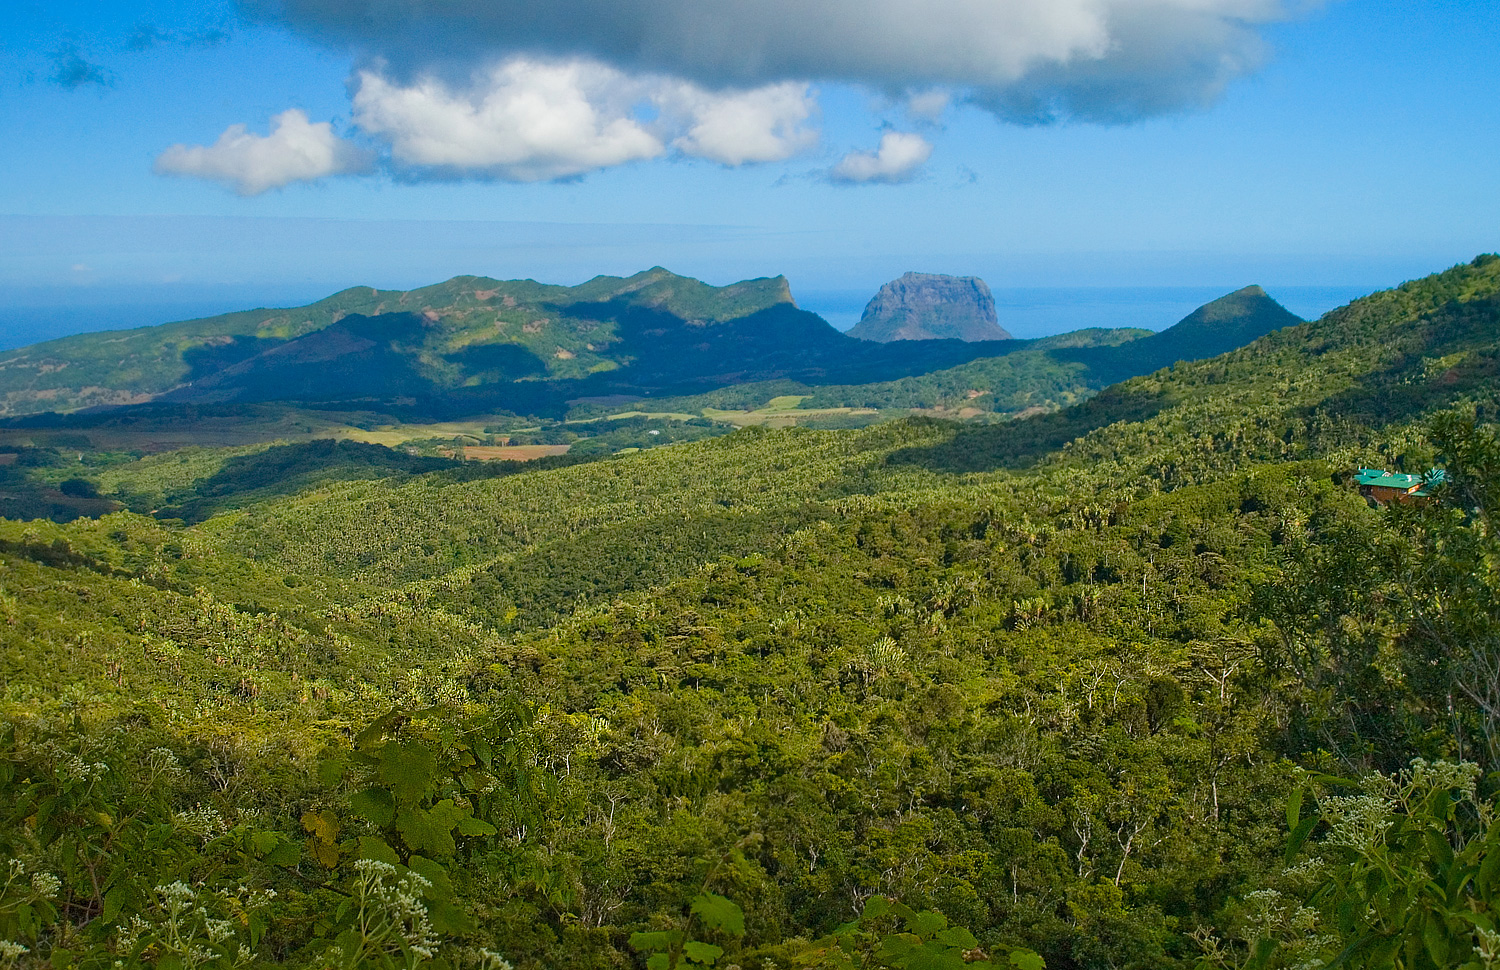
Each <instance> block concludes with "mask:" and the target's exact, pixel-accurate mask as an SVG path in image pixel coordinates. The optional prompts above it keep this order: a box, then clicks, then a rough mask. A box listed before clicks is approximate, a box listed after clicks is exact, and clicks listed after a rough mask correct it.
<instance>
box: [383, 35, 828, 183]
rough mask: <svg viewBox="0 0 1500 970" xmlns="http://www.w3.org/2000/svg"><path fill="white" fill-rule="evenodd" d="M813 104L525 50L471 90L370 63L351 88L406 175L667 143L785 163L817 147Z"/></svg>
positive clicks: (589, 156)
mask: <svg viewBox="0 0 1500 970" xmlns="http://www.w3.org/2000/svg"><path fill="white" fill-rule="evenodd" d="M646 108H650V109H653V113H654V115H655V116H654V117H653V118H652V119H651V120H649V121H648V120H644V119H643V117H642V115H643V114H645V113H648V112H645V111H644V109H646ZM816 111H817V102H816V101H815V100H814V99H813V96H812V94H811V92H810V91H809V89H808V86H807V85H806V84H798V83H794V82H786V83H781V84H774V85H768V86H766V87H763V88H755V89H750V90H730V91H709V90H706V89H704V88H702V87H699V86H698V85H696V84H691V83H688V82H684V81H678V80H674V79H670V78H663V77H653V76H644V77H631V76H629V75H627V74H624V73H623V72H621V71H618V70H616V69H614V68H612V67H608V66H606V65H604V64H600V63H598V62H596V61H588V60H582V59H574V60H569V61H542V60H537V59H534V58H528V57H515V58H511V59H510V60H508V61H505V62H503V63H501V64H499V65H497V66H494V67H491V68H490V69H488V70H487V71H484V72H481V73H480V74H479V75H478V76H477V77H476V78H475V79H474V81H473V82H472V83H471V84H470V85H469V86H468V87H467V88H463V89H456V88H455V87H453V86H451V85H449V84H447V83H445V82H443V81H441V80H439V79H437V78H435V77H432V76H425V77H422V78H420V79H418V80H415V81H413V82H411V83H409V84H401V83H399V82H397V81H393V80H391V79H390V78H388V77H386V76H384V75H383V74H380V73H377V72H376V71H374V70H365V71H361V72H360V74H359V80H358V88H357V90H356V92H355V95H354V120H355V122H356V123H357V124H358V125H359V127H360V128H361V129H362V130H364V131H365V132H367V133H368V134H371V135H374V136H376V137H379V138H381V139H383V140H385V141H387V142H389V143H390V146H391V157H392V159H393V160H394V161H395V162H396V163H397V164H398V165H400V166H402V167H403V168H405V169H406V170H407V172H408V174H410V175H412V176H414V177H419V178H420V177H428V176H434V175H435V176H438V177H450V178H451V177H480V178H495V179H502V180H505V181H512V182H536V181H545V180H549V179H561V178H570V177H573V176H578V175H583V174H585V173H588V172H593V171H598V170H600V169H604V168H610V167H613V166H616V165H624V164H627V163H629V162H636V161H642V160H646V159H652V158H657V157H660V156H662V155H664V154H667V153H668V151H669V145H670V149H671V150H675V151H677V152H680V153H682V154H683V155H690V156H695V157H699V158H706V159H709V160H712V161H715V162H719V163H721V164H724V165H730V166H736V165H745V164H750V163H755V162H772V161H781V160H784V159H787V158H790V157H791V156H793V155H795V154H797V153H798V152H800V151H803V150H804V149H806V148H809V147H811V146H812V145H813V144H815V143H816V142H817V139H818V133H817V131H816V130H815V129H813V128H810V127H809V126H808V122H809V120H810V119H811V118H812V117H813V116H814V114H815V113H816Z"/></svg>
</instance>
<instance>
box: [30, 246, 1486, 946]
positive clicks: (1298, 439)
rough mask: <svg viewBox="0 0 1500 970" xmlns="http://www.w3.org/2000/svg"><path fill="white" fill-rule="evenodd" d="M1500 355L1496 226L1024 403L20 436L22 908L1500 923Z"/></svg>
mask: <svg viewBox="0 0 1500 970" xmlns="http://www.w3.org/2000/svg"><path fill="white" fill-rule="evenodd" d="M1497 364H1500V258H1497V257H1493V256H1487V257H1480V258H1479V259H1477V260H1475V261H1474V262H1473V263H1472V264H1468V265H1464V266H1459V267H1455V268H1453V269H1451V270H1449V271H1447V272H1444V273H1441V274H1437V275H1435V276H1431V277H1428V278H1425V279H1422V280H1417V281H1414V282H1412V283H1408V284H1406V285H1404V286H1402V287H1399V288H1397V289H1395V290H1391V291H1387V292H1383V293H1377V294H1374V295H1372V296H1370V297H1367V298H1365V299H1362V300H1359V301H1356V302H1355V303H1353V304H1351V305H1350V306H1348V307H1345V308H1343V309H1340V310H1337V311H1335V312H1333V313H1331V314H1328V315H1327V316H1325V317H1323V318H1322V319H1321V320H1318V321H1315V322H1313V323H1308V324H1302V325H1298V326H1293V327H1288V328H1286V329H1281V330H1278V331H1276V332H1275V333H1271V334H1270V335H1268V336H1265V337H1262V338H1261V339H1259V340H1257V341H1256V342H1254V343H1253V344H1251V345H1250V346H1248V347H1245V348H1243V349H1241V350H1238V351H1233V352H1231V353H1228V354H1224V355H1222V356H1218V357H1212V358H1209V359H1206V360H1200V361H1196V362H1188V363H1177V364H1175V365H1173V366H1171V367H1167V368H1165V369H1162V370H1158V371H1156V372H1154V373H1151V374H1148V375H1146V376H1142V377H1136V378H1134V379H1131V380H1128V381H1125V382H1123V383H1120V384H1117V385H1115V386H1113V387H1111V388H1109V389H1107V390H1105V391H1104V392H1103V393H1100V394H1098V395H1097V396H1094V397H1092V398H1091V399H1090V400H1088V401H1086V402H1083V403H1081V404H1079V405H1077V406H1074V407H1070V408H1066V409H1062V410H1058V411H1056V412H1053V413H1046V414H1037V415H1035V416H1031V417H1025V418H1022V419H1019V420H1014V421H1008V422H1004V423H994V424H982V423H980V424H961V423H956V422H950V421H942V420H934V419H924V418H908V419H904V420H900V421H893V422H884V423H879V424H875V425H872V426H870V427H865V428H856V429H847V430H817V429H808V428H785V429H767V428H757V427H750V428H744V429H742V430H739V431H736V432H735V433H733V434H730V435H727V436H718V437H713V438H711V439H709V440H699V441H682V442H680V443H677V444H674V445H672V446H671V447H663V448H652V449H649V450H643V451H639V452H632V453H625V454H602V453H601V454H595V455H588V454H578V455H573V454H570V455H567V456H563V457H560V458H552V459H543V460H541V461H538V462H533V463H527V464H525V465H520V464H517V463H494V464H488V465H483V464H478V463H463V462H456V461H451V460H448V459H444V458H440V457H431V456H422V455H412V454H408V453H405V452H399V451H393V450H390V449H386V448H382V447H380V446H377V445H368V444H366V445H360V444H356V443H352V442H333V441H314V442H304V443H297V444H269V443H265V442H261V443H255V444H246V445H244V446H241V447H236V448H192V449H186V450H181V451H167V452H164V453H161V454H156V455H151V456H147V457H141V456H139V455H135V454H127V453H118V452H110V451H108V450H100V449H93V448H86V447H83V444H86V442H85V443H81V444H80V445H79V447H78V448H77V450H76V451H75V452H72V453H65V452H64V451H63V450H62V449H61V448H58V447H50V448H42V447H33V448H30V449H26V448H21V447H19V446H18V447H17V448H16V450H14V451H12V452H8V453H9V454H14V455H16V457H15V458H14V459H12V460H11V461H9V462H8V463H7V464H6V465H5V466H3V467H0V472H5V473H6V474H9V475H14V476H18V477H26V476H30V478H28V480H31V479H33V478H34V479H35V480H39V481H40V480H45V481H46V482H47V483H49V484H48V488H49V489H50V490H51V491H49V492H48V493H47V495H48V496H51V495H53V494H54V493H55V496H56V498H55V501H57V502H62V501H63V500H64V499H67V500H68V501H70V502H72V503H73V504H72V505H71V506H69V508H70V509H71V510H72V512H73V513H74V514H76V515H77V517H76V518H72V520H71V521H68V522H57V521H51V519H52V518H69V517H70V516H68V515H61V514H59V515H52V513H50V512H48V511H47V510H46V509H41V508H37V509H32V510H29V511H28V510H20V509H18V510H14V511H15V512H16V513H18V514H11V513H10V512H7V514H11V518H10V519H8V520H5V521H0V620H3V622H0V640H3V651H0V658H3V661H0V662H3V666H0V683H3V688H0V791H3V794H4V798H3V799H0V844H3V850H4V852H5V853H6V854H7V858H8V859H9V860H10V861H9V863H8V865H9V869H8V870H7V873H6V881H5V883H4V885H3V887H0V961H3V962H4V963H6V964H8V965H12V966H16V967H40V966H43V965H47V966H51V967H53V968H55V970H65V968H70V967H79V968H95V967H97V968H101V970H103V968H114V967H122V968H124V967H147V966H149V967H155V968H158V970H190V968H198V967H205V968H216V970H217V968H230V967H254V966H270V965H286V966H291V967H308V968H314V967H316V968H325V967H347V968H351V970H352V968H355V967H367V966H368V967H383V968H395V967H402V968H406V970H417V968H419V967H423V968H430V970H458V968H460V967H480V968H485V970H499V968H502V967H506V966H514V967H516V968H525V970H531V968H543V967H547V968H564V967H568V968H572V967H598V968H606V967H608V968H617V967H618V968H630V967H647V968H651V970H660V968H674V967H680V968H689V967H719V968H729V967H739V968H742V970H773V968H793V967H816V968H848V967H862V968H863V967H892V968H910V970H918V968H944V970H946V968H955V970H956V968H963V967H972V968H981V970H983V968H989V967H1006V968H1016V970H1037V968H1041V967H1046V968H1051V970H1059V968H1090V970H1092V968H1160V967H1166V968H1190V967H1191V968H1199V967H1202V968H1211V967H1226V968H1242V967H1263V968H1293V967H1296V968H1302V967H1307V968H1314V967H1334V966H1351V967H1369V968H1375V967H1401V968H1436V967H1464V968H1474V970H1489V968H1493V967H1495V966H1497V965H1500V933H1497V930H1500V927H1497V926H1496V919H1497V909H1496V906H1497V900H1496V895H1497V892H1500V845H1497V843H1500V830H1497V829H1496V828H1495V827H1494V825H1493V822H1494V816H1495V810H1496V792H1497V788H1500V784H1497V778H1500V776H1497V774H1496V772H1497V770H1500V542H1497V537H1496V533H1495V528H1494V515H1495V513H1496V506H1497V502H1500V495H1497V492H1496V488H1497V483H1500V436H1497V418H1500V394H1497V389H1500V382H1497V380H1496V378H1497ZM782 390H784V389H782ZM746 403H747V404H749V405H750V406H759V404H760V403H763V402H755V401H749V402H746ZM721 404H722V405H733V402H727V401H726V402H721ZM1369 466H1374V467H1385V468H1395V469H1399V470H1403V471H1410V472H1426V471H1427V470H1428V469H1429V468H1433V467H1437V468H1441V469H1443V470H1444V471H1445V473H1446V477H1445V479H1444V481H1443V482H1442V484H1441V485H1438V486H1436V487H1435V489H1434V494H1433V496H1432V498H1431V499H1430V500H1427V501H1424V502H1419V503H1409V504H1396V505H1393V506H1391V507H1390V508H1381V507H1377V506H1375V505H1372V504H1371V503H1370V502H1368V501H1367V500H1366V499H1364V498H1363V497H1361V495H1360V494H1359V493H1358V491H1357V490H1356V489H1355V488H1354V486H1353V484H1352V473H1353V471H1354V470H1355V469H1357V468H1359V467H1369ZM47 500H48V501H52V500H53V499H50V498H49V499H47ZM38 501H40V499H38ZM87 503H95V504H93V505H88V504H87ZM19 513H24V514H19Z"/></svg>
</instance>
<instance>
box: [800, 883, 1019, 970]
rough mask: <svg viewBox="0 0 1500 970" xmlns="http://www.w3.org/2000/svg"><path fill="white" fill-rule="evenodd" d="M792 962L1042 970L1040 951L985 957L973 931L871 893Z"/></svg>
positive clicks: (920, 969)
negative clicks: (840, 923) (851, 917)
mask: <svg viewBox="0 0 1500 970" xmlns="http://www.w3.org/2000/svg"><path fill="white" fill-rule="evenodd" d="M796 965H797V966H803V967H819V968H828V970H839V968H848V970H854V968H864V967H891V968H894V970H963V968H965V967H968V968H973V970H994V968H998V967H1009V968H1014V970H1043V968H1044V967H1045V966H1046V961H1044V960H1043V959H1042V958H1041V956H1039V955H1038V954H1037V953H1035V952H1033V951H1031V950H1028V949H1025V948H1024V947H1023V948H1017V949H1013V950H1011V951H1010V953H1009V955H1008V956H1006V957H1005V958H1000V957H996V956H991V955H990V954H988V953H986V952H985V951H984V950H982V949H981V948H980V946H979V940H978V939H977V938H976V937H975V936H974V934H973V933H971V932H969V931H968V930H966V929H964V928H963V927H961V926H951V925H949V922H948V920H947V918H946V917H944V916H943V915H942V914H941V913H938V912H934V911H932V910H922V911H921V912H917V911H916V910H913V909H912V908H911V907H909V906H907V905H905V904H903V903H901V902H899V901H894V900H890V899H887V898H886V897H884V896H875V897H872V898H871V899H870V900H869V901H868V902H867V903H865V907H864V910H863V912H861V913H860V916H859V918H858V919H856V920H853V921H852V922H849V923H845V924H844V925H843V926H840V927H839V928H838V929H837V930H835V931H834V932H833V933H832V934H830V935H829V936H827V937H825V938H824V939H822V940H820V941H818V942H817V943H815V944H813V945H812V946H811V947H809V948H808V949H807V950H805V951H804V952H802V953H800V954H798V955H797V964H796Z"/></svg>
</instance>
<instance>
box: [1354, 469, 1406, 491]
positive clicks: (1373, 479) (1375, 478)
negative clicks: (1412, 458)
mask: <svg viewBox="0 0 1500 970" xmlns="http://www.w3.org/2000/svg"><path fill="white" fill-rule="evenodd" d="M1354 480H1355V481H1356V482H1358V483H1359V484H1361V485H1368V486H1371V487H1374V488H1399V489H1401V490H1403V491H1405V490H1406V489H1409V488H1416V487H1417V486H1419V485H1421V484H1422V479H1421V478H1420V477H1419V476H1417V475H1404V474H1402V473H1400V472H1388V471H1385V470H1384V469H1379V468H1361V469H1360V470H1359V474H1357V475H1355V476H1354Z"/></svg>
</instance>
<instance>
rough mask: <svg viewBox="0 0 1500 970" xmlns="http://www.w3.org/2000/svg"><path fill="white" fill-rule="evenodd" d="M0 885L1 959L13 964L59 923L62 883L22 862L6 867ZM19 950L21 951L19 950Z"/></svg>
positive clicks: (13, 860)
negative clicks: (58, 906) (59, 898)
mask: <svg viewBox="0 0 1500 970" xmlns="http://www.w3.org/2000/svg"><path fill="white" fill-rule="evenodd" d="M3 875H4V880H5V881H4V884H3V886H0V958H3V960H4V962H6V963H14V962H16V960H17V959H19V958H20V956H21V955H22V954H24V953H26V952H29V951H30V949H31V947H30V946H27V944H28V943H29V944H31V945H32V946H34V945H35V944H36V942H37V941H38V940H39V939H40V938H42V936H43V935H44V934H46V932H47V931H48V929H49V928H50V927H51V926H53V925H54V924H55V923H56V922H57V920H58V912H57V902H58V897H59V896H60V895H61V893H62V881H61V880H60V879H58V878H57V877H56V876H55V875H53V874H52V873H50V872H48V871H47V870H45V869H42V868H37V867H35V866H28V865H27V863H26V862H25V861H23V860H21V859H11V860H9V861H8V862H7V863H6V864H5V870H4V873H3ZM17 948H19V949H17Z"/></svg>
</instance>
